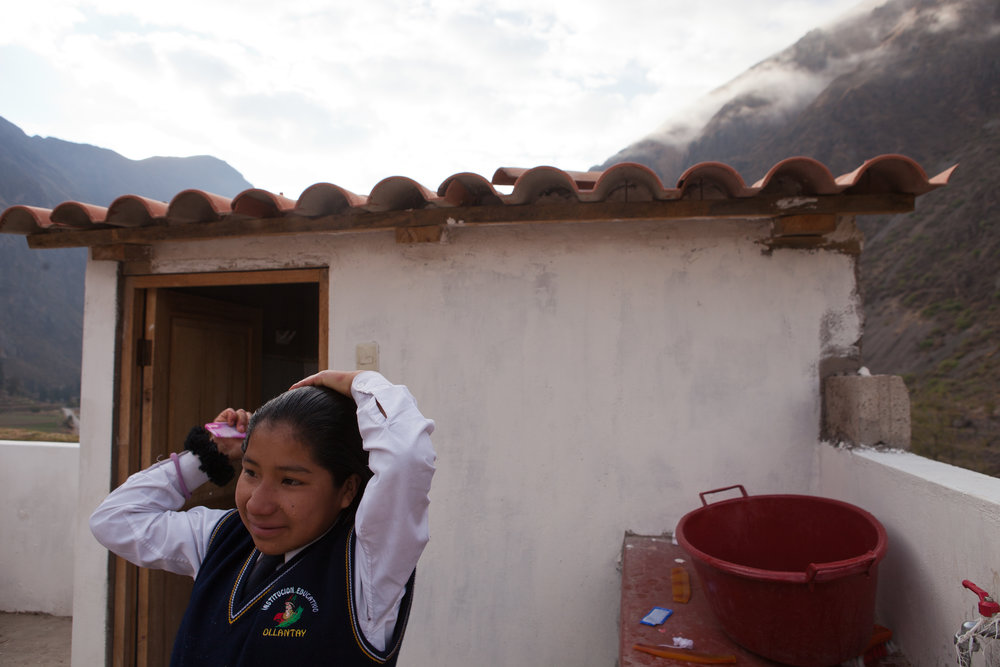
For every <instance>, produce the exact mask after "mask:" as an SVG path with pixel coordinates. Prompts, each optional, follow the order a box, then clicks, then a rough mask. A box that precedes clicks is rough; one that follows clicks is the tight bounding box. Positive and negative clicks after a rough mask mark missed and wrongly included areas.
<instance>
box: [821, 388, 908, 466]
mask: <svg viewBox="0 0 1000 667" xmlns="http://www.w3.org/2000/svg"><path fill="white" fill-rule="evenodd" d="M823 408H824V410H823V412H824V424H823V437H824V438H826V439H827V440H832V441H838V442H839V441H843V442H848V443H851V444H855V445H885V446H888V447H892V448H895V449H909V448H910V394H909V392H908V391H907V389H906V384H905V383H904V382H903V378H901V377H899V376H898V375H870V376H863V375H834V376H830V377H828V378H826V379H825V380H824V382H823Z"/></svg>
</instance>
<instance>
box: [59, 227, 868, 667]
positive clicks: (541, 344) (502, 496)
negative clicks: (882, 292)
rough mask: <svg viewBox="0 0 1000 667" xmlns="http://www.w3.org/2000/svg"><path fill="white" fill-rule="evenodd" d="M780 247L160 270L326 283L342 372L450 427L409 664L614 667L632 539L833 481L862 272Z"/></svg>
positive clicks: (283, 251) (273, 258)
mask: <svg viewBox="0 0 1000 667" xmlns="http://www.w3.org/2000/svg"><path fill="white" fill-rule="evenodd" d="M766 234H767V225H766V223H763V222H759V223H754V222H728V223H727V222H707V221H699V222H686V223H669V224H666V223H617V224H592V225H569V224H566V225H548V226H545V225H543V226H537V227H528V226H520V227H518V226H511V227H497V228H487V229H462V228H458V229H453V230H451V234H450V239H449V242H448V243H446V244H419V245H399V244H396V243H395V241H394V237H393V234H392V232H385V233H368V234H357V235H325V236H324V235H304V236H301V237H279V238H267V239H257V240H233V241H212V242H199V243H176V244H163V245H160V246H156V247H155V249H154V258H153V267H154V270H155V271H157V272H183V271H210V270H255V269H263V268H285V267H288V268H291V267H301V266H329V269H330V293H329V294H330V352H331V354H330V358H331V364H332V365H333V366H338V367H353V365H354V362H355V346H356V345H357V344H358V343H365V342H369V341H375V342H377V343H378V345H379V350H380V367H381V370H382V371H383V373H385V375H386V376H387V377H389V378H390V379H392V380H394V381H397V382H401V383H405V384H407V385H408V386H409V387H410V389H411V390H412V391H413V393H414V395H415V396H416V397H417V399H418V401H419V403H420V406H421V408H422V410H423V411H424V413H425V414H426V415H427V416H429V417H431V418H433V419H435V420H436V422H437V431H436V432H435V435H434V443H435V446H436V449H437V452H438V472H437V474H436V476H435V480H434V488H433V490H432V492H431V500H432V505H431V543H430V545H429V547H428V549H427V551H426V552H425V555H424V557H423V559H422V560H421V563H420V566H419V568H418V575H417V595H416V602H415V608H414V613H413V616H412V620H411V624H410V627H409V629H408V633H407V641H406V643H405V644H404V648H403V655H402V660H401V663H402V664H405V665H431V664H434V665H443V666H448V665H455V666H458V665H470V664H490V665H494V666H503V665H512V666H513V665H517V666H519V667H520V666H521V665H527V664H531V665H543V664H544V665H554V664H587V665H609V666H610V665H613V664H615V661H616V659H617V637H618V628H617V617H618V606H619V575H618V572H617V569H616V567H617V560H618V555H619V552H620V549H621V542H622V538H623V535H624V533H625V531H626V530H633V531H636V532H641V533H660V532H663V531H669V530H672V529H673V527H674V526H675V524H676V522H677V520H678V519H679V518H680V517H681V516H682V515H683V514H684V513H685V512H687V511H689V510H691V509H694V508H695V507H696V506H697V505H698V504H699V501H698V495H697V494H698V492H700V491H704V490H707V489H711V488H715V487H719V486H724V485H727V484H732V483H743V484H745V485H746V487H747V489H748V490H749V491H750V492H751V493H767V492H806V491H807V490H808V489H809V487H810V483H811V482H810V480H811V478H812V477H813V475H814V474H815V471H816V460H817V459H816V448H817V440H818V433H819V419H820V400H819V387H820V382H819V375H818V366H819V363H820V360H821V359H822V358H823V357H826V356H845V355H850V354H854V353H856V350H855V348H854V347H853V346H854V344H855V342H856V341H857V339H858V337H859V335H860V315H859V312H858V301H857V295H856V293H855V284H854V263H853V259H852V258H851V257H849V256H846V255H843V254H840V253H836V252H829V251H816V252H811V251H801V250H777V251H774V252H771V253H768V252H763V247H762V246H761V245H760V244H759V243H758V241H759V239H760V238H762V237H764V236H765V235H766ZM219 258H225V259H219ZM90 279H91V278H90V274H89V273H88V288H89V287H90ZM88 292H89V289H88ZM88 308H90V306H88ZM96 308H98V309H99V310H98V311H97V312H99V313H105V314H106V313H107V312H108V310H107V308H104V307H103V306H102V305H101V304H98V305H97V306H96ZM94 317H95V315H94V312H92V311H91V310H88V313H87V318H88V321H90V320H92V319H93V318H94ZM95 335H98V334H97V333H96V332H95V331H92V330H88V331H87V332H86V338H87V340H88V341H90V339H91V338H93V337H94V336H95ZM99 335H102V336H103V335H106V332H102V333H101V334H99ZM112 338H113V337H112V336H108V337H107V339H106V341H101V343H100V344H97V343H94V342H93V341H90V343H89V344H90V345H93V346H96V347H99V348H100V349H101V350H102V351H103V350H104V344H105V342H107V341H110V340H111V339H112ZM108 344H110V343H108ZM88 349H89V348H88ZM85 351H86V350H85ZM92 354H93V353H92ZM85 363H86V359H85ZM109 368H110V365H109ZM85 370H86V368H85ZM109 372H110V371H109ZM108 382H110V379H109V378H105V377H103V376H100V377H98V376H96V375H86V374H85V386H84V393H85V396H87V395H90V396H91V399H92V400H104V401H106V404H105V406H104V407H103V411H104V412H105V413H107V415H108V417H107V421H108V423H110V406H111V404H112V401H111V393H110V391H109V390H107V388H106V386H105V385H106V384H107V383H108ZM94 387H97V389H98V391H97V393H91V392H92V391H93V388H94ZM86 414H87V412H85V415H86ZM107 435H108V436H110V430H108V433H107ZM94 454H96V455H98V457H99V458H98V459H97V460H96V461H94V460H89V461H88V462H87V463H85V464H84V465H83V466H81V467H82V468H83V467H85V466H87V465H89V466H91V467H92V468H96V467H101V466H103V467H104V468H106V467H107V462H108V461H109V460H110V458H109V454H108V452H107V451H106V449H102V450H100V451H95V450H91V449H89V448H87V447H86V442H85V451H84V458H86V459H90V457H91V456H92V455H94ZM93 472H94V474H97V471H96V470H94V471H93ZM100 475H103V477H101V479H103V480H104V483H105V484H106V480H107V478H108V471H107V470H103V471H102V472H101V473H100ZM81 479H82V478H81ZM95 486H96V485H95V484H93V483H90V484H88V488H90V489H93V488H94V487H95ZM83 493H84V492H83V488H82V487H81V497H83ZM87 501H88V503H91V502H96V498H90V497H88V499H87ZM90 507H92V505H90ZM82 511H83V512H89V509H88V508H83V509H82ZM91 541H92V540H91ZM102 565H103V564H102ZM81 567H82V566H81V564H80V563H79V562H78V567H77V573H78V575H79V574H80V571H81ZM97 570H98V568H97V567H96V566H94V564H90V565H89V566H88V568H87V574H88V575H89V576H96V575H97ZM82 585H83V584H80V583H78V588H77V591H78V593H79V591H80V587H81V586H82ZM87 599H88V600H91V601H92V602H93V601H96V599H97V596H96V595H90V596H88V598H87ZM102 600H103V598H102ZM94 609H95V608H93V607H92V608H91V609H90V610H89V613H93V611H94ZM91 625H93V623H91ZM76 630H77V629H76V628H74V632H75V638H77V633H76ZM81 633H82V630H81ZM75 657H76V650H75V649H74V658H75ZM78 664H94V663H88V662H80V663H78Z"/></svg>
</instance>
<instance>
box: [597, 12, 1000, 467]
mask: <svg viewBox="0 0 1000 667" xmlns="http://www.w3.org/2000/svg"><path fill="white" fill-rule="evenodd" d="M866 7H868V8H870V10H869V11H868V13H865V12H857V13H854V14H852V15H851V16H849V17H847V18H845V19H843V20H841V21H838V22H837V23H835V24H832V25H831V26H828V27H826V28H817V29H815V30H812V31H810V32H809V33H807V34H806V35H805V36H804V37H803V38H802V39H800V40H798V41H797V42H796V43H795V44H793V45H791V46H790V47H788V48H787V49H784V50H782V51H781V52H779V53H777V54H775V55H774V56H772V57H771V58H768V59H765V60H764V61H762V62H761V63H758V64H757V65H754V66H753V67H752V68H750V69H749V70H748V71H747V72H746V73H744V74H742V75H740V76H739V77H737V78H736V79H734V80H733V81H731V82H729V83H728V84H726V85H724V86H721V87H720V88H718V89H716V90H715V91H712V93H710V94H709V95H708V96H707V98H706V99H705V100H703V103H702V104H703V106H702V108H701V109H700V110H699V113H700V115H698V114H695V116H692V117H691V118H690V119H682V120H681V121H668V122H667V123H665V124H664V125H663V126H662V127H661V128H660V129H658V130H657V131H656V132H654V133H652V134H650V135H648V136H646V137H643V138H641V139H639V140H638V141H636V142H634V143H633V144H631V145H630V146H628V147H626V148H624V149H623V150H621V151H619V152H618V153H616V154H615V155H614V156H612V157H611V158H609V159H608V160H606V161H605V162H604V163H602V164H601V165H599V166H597V167H595V169H598V170H599V169H603V168H607V167H609V166H611V165H612V164H615V163H618V162H624V161H634V162H639V163H642V164H645V165H647V166H649V167H650V168H651V169H653V170H654V171H656V172H657V174H658V175H659V176H660V178H661V180H663V182H664V183H670V182H675V181H676V180H677V179H678V178H679V177H680V175H681V170H682V169H684V168H686V167H688V166H690V165H693V164H696V163H698V162H703V161H710V160H711V161H719V162H724V163H726V164H728V165H730V166H732V167H733V168H734V169H736V170H737V171H738V172H739V173H740V174H741V175H742V176H743V177H744V180H745V181H746V182H748V183H753V182H754V181H756V180H757V179H759V178H760V177H762V176H763V175H764V174H765V173H766V172H767V170H768V169H769V168H770V167H771V166H773V165H774V164H776V163H777V162H778V161H780V160H782V159H784V158H787V157H790V156H798V155H801V156H806V157H811V158H814V159H816V160H818V161H820V162H821V163H823V164H824V165H826V166H827V167H828V168H829V169H830V170H831V171H832V172H833V173H834V174H835V175H836V174H841V173H846V172H849V171H851V170H853V169H854V168H856V167H857V166H858V165H860V164H862V163H863V162H864V161H865V160H866V159H869V158H871V157H874V156H876V155H880V154H885V153H901V154H904V155H906V156H908V157H911V158H913V159H914V160H916V161H917V162H918V163H919V164H920V165H921V166H922V167H923V168H924V169H925V170H926V171H927V173H928V174H930V175H934V174H937V173H939V172H941V171H943V170H945V169H947V168H948V167H950V166H952V165H955V164H958V165H959V167H958V169H957V170H956V171H955V172H954V173H953V175H952V177H951V179H950V183H949V185H948V187H946V188H942V189H940V190H937V191H935V192H932V193H929V194H927V195H925V196H923V197H920V198H919V199H918V201H917V206H916V211H915V212H914V213H912V214H908V215H900V216H882V217H871V216H863V217H861V218H859V226H860V228H861V229H862V231H863V232H864V235H865V249H864V252H863V253H862V254H861V257H860V260H859V282H860V289H861V293H862V298H863V302H864V310H865V313H866V325H865V334H864V338H863V340H862V341H861V344H862V354H863V360H864V363H865V364H866V365H868V366H869V368H870V369H871V370H872V371H873V372H876V373H891V374H898V375H902V376H903V377H904V379H906V382H907V386H908V388H909V390H910V394H911V402H912V406H913V447H914V450H915V451H917V452H918V453H922V454H925V455H928V456H931V457H933V458H939V459H942V460H946V461H949V462H953V463H958V464H960V465H964V466H966V467H970V468H974V469H977V470H980V471H983V472H987V473H989V474H993V475H1000V446H997V445H1000V390H998V387H1000V345H998V344H997V342H995V341H996V340H997V339H998V336H997V333H1000V242H998V241H997V239H998V237H1000V234H998V232H1000V213H998V211H1000V209H998V208H997V203H998V201H997V200H998V195H997V192H996V190H997V188H996V184H997V181H998V180H1000V167H998V165H997V164H996V159H995V156H996V155H997V154H998V153H1000V3H996V2H995V1H991V0H888V1H885V2H880V3H868V5H866ZM782 77H784V78H782ZM758 84H759V85H758ZM796 86H798V88H796ZM789 90H791V91H792V92H789ZM796 91H797V92H796Z"/></svg>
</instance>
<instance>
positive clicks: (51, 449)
mask: <svg viewBox="0 0 1000 667" xmlns="http://www.w3.org/2000/svg"><path fill="white" fill-rule="evenodd" d="M79 461H80V446H79V445H78V444H77V443H57V442H20V441H14V440H0V504H2V506H3V508H4V511H3V513H2V514H0V535H3V539H0V611H37V612H43V613H46V614H54V615H56V616H69V615H71V614H72V611H73V543H74V529H75V520H76V511H75V509H76V504H77V497H76V496H77V486H78V473H77V471H78V468H79Z"/></svg>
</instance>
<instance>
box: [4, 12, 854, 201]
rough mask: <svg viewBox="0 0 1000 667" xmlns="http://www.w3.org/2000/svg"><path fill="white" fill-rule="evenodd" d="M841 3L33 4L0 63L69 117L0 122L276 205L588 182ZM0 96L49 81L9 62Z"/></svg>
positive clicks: (15, 111)
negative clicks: (209, 172)
mask: <svg viewBox="0 0 1000 667" xmlns="http://www.w3.org/2000/svg"><path fill="white" fill-rule="evenodd" d="M852 2H853V0H779V1H778V2H777V3H771V4H770V5H769V6H768V7H767V8H766V9H761V8H760V7H761V6H760V5H758V4H756V3H747V2H745V0H727V1H723V2H715V3H701V4H692V3H681V2H677V1H675V0H623V1H622V2H617V3H608V2H606V1H605V0H576V1H574V2H569V1H568V0H564V1H544V0H543V1H541V2H539V1H538V0H512V1H511V2H507V3H503V5H502V7H501V6H500V5H497V4H496V3H486V2H482V1H479V0H464V1H462V2H459V1H458V0H423V1H417V2H414V1H404V0H399V1H395V2H394V1H389V0H370V1H369V2H364V3H351V4H350V5H340V6H331V3H329V2H328V1H326V0H297V1H296V2H294V3H274V2H271V1H270V0H268V1H266V2H265V1H263V0H251V1H247V0H244V1H243V2H241V3H239V5H233V3H231V2H224V1H223V0H178V1H175V2H172V3H136V2H134V1H132V0H129V1H127V2H126V1H125V0H101V1H100V2H96V0H76V1H73V0H37V1H35V2H32V3H20V4H19V5H18V7H19V8H18V9H17V10H15V11H14V12H12V13H11V15H10V16H7V15H6V14H5V21H4V25H5V26H6V27H4V28H0V54H6V53H8V52H11V53H21V54H24V53H29V52H30V53H32V54H34V59H37V60H39V61H41V62H43V63H47V65H48V66H47V67H39V68H36V71H38V73H39V74H38V76H40V77H42V76H44V77H50V76H56V77H57V78H56V79H55V80H54V82H53V83H52V84H51V85H52V86H58V87H59V89H60V93H59V97H60V98H61V99H63V100H68V101H71V103H69V104H65V105H64V107H63V109H62V110H61V113H58V114H57V113H55V112H53V111H52V110H51V109H48V110H47V111H46V113H34V112H32V110H31V104H30V100H25V99H22V98H19V99H18V101H17V103H16V104H12V105H11V106H10V107H8V106H7V103H5V104H3V105H0V116H4V117H6V118H7V119H8V120H10V121H11V122H14V123H15V124H18V125H20V126H21V127H22V128H24V129H25V131H27V132H29V133H38V134H42V135H52V136H59V137H60V138H63V139H67V140H70V141H79V142H85V143H93V144H97V145H100V146H104V147H107V148H111V149H113V150H116V151H118V152H120V153H122V154H124V155H126V156H128V157H132V158H143V157H147V156H150V155H154V154H155V155H188V154H212V155H215V156H216V157H219V158H221V159H224V160H226V161H227V162H229V163H230V164H231V165H233V166H234V167H236V168H237V169H239V170H241V171H242V172H243V173H244V175H245V176H246V177H247V178H248V179H249V180H250V181H251V182H253V183H254V184H255V185H257V186H259V187H263V188H267V189H270V190H275V191H283V192H285V193H286V194H288V195H290V196H297V195H298V194H299V193H301V191H302V190H303V189H305V187H307V186H308V185H310V184H312V183H315V182H318V181H332V182H334V183H337V184H339V185H342V186H344V187H347V188H349V189H352V190H355V191H356V192H360V193H366V192H368V191H369V190H370V189H371V188H372V186H374V185H375V183H377V182H378V181H379V180H381V179H382V178H384V177H386V176H390V175H396V174H400V175H405V176H410V177H412V178H414V179H415V180H418V181H419V182H421V183H423V184H424V185H426V186H428V187H431V188H436V187H437V185H438V184H439V183H440V182H441V181H442V180H444V178H446V177H447V176H449V175H450V174H452V173H455V172H459V171H474V172H477V173H480V174H483V175H484V176H486V177H489V176H491V175H492V173H493V171H494V170H495V169H496V168H497V167H499V166H527V167H530V166H535V165H537V164H552V165H555V166H558V167H561V168H565V169H585V168H587V167H589V166H590V165H592V164H595V163H597V162H600V161H602V160H603V159H605V158H606V157H608V156H609V155H611V154H613V153H614V152H616V151H617V150H619V149H621V148H623V147H624V146H625V145H627V144H629V143H631V142H632V141H634V140H636V139H638V138H639V137H641V136H644V135H646V134H648V133H649V132H651V131H652V130H654V129H655V128H656V127H658V126H660V125H661V124H662V123H663V122H664V120H666V119H667V118H669V117H670V116H671V115H673V114H674V113H677V112H678V110H680V109H682V108H684V107H685V106H687V105H690V104H691V103H692V102H693V100H695V99H698V97H700V96H701V95H704V94H705V93H707V92H708V91H710V90H712V89H714V88H716V87H718V86H719V85H720V84H722V83H724V82H726V81H728V80H729V79H731V78H733V77H734V76H736V75H737V74H739V73H740V72H742V71H743V70H745V69H746V68H747V67H749V66H751V65H753V64H754V63H756V62H758V61H760V60H761V59H763V58H765V57H767V56H768V55H770V54H772V53H774V52H776V51H778V50H780V49H781V48H783V47H785V46H787V45H788V44H790V43H791V42H793V41H794V40H796V39H797V38H798V37H800V36H801V35H802V34H804V33H805V32H806V31H807V30H809V29H810V28H812V27H815V26H816V25H817V24H819V23H822V22H826V21H828V20H830V19H831V18H833V17H835V16H837V15H839V14H840V13H842V12H844V11H845V10H846V9H847V8H849V7H850V5H851V4H852ZM5 12H6V10H5ZM5 45H8V46H16V47H20V49H21V50H20V51H17V50H16V49H14V50H12V49H3V48H2V47H3V46H5ZM0 85H2V86H3V87H4V89H5V90H6V91H8V95H15V96H16V95H18V94H19V92H20V90H25V91H26V92H27V93H28V94H29V95H32V96H37V94H38V90H39V87H40V86H43V85H44V84H41V83H38V82H35V83H34V84H33V86H32V87H27V88H25V87H23V81H21V82H20V83H19V81H18V79H17V78H15V77H14V76H13V75H12V74H11V73H10V70H9V68H8V67H6V66H4V67H3V68H0ZM44 99H45V97H44V96H39V100H40V101H42V100H44Z"/></svg>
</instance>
